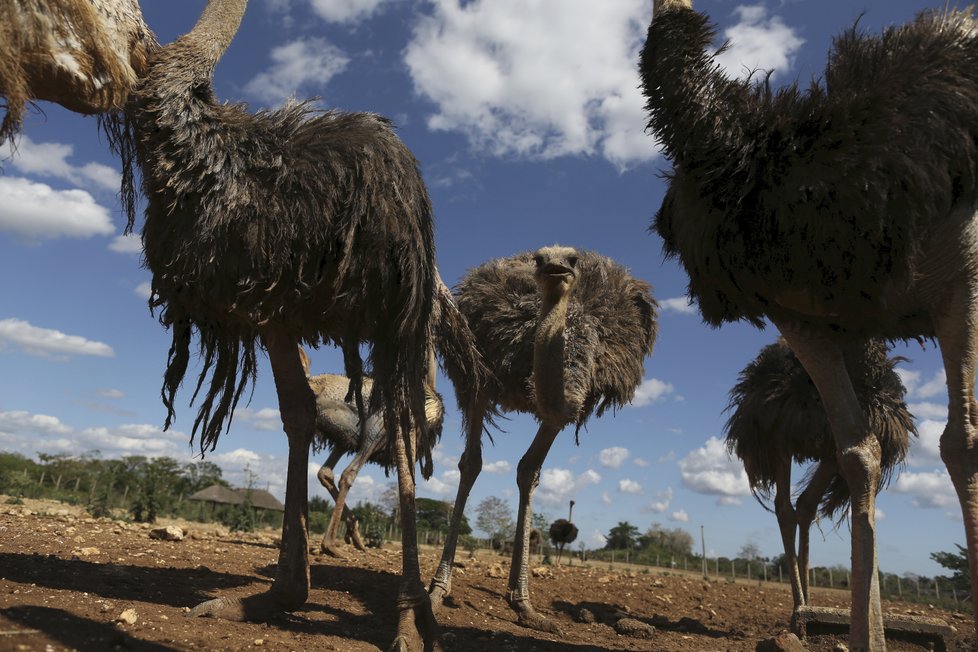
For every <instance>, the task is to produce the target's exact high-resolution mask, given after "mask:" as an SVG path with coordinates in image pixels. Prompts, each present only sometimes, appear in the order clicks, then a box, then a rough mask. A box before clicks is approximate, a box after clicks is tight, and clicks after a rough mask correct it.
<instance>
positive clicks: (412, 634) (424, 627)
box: [388, 595, 444, 652]
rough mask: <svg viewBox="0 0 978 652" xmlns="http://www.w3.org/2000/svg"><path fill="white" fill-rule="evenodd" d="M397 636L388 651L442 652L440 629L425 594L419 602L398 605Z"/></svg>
mask: <svg viewBox="0 0 978 652" xmlns="http://www.w3.org/2000/svg"><path fill="white" fill-rule="evenodd" d="M399 609H400V610H401V614H400V616H399V617H398V619H397V636H396V637H395V638H394V642H393V643H391V646H390V648H388V652H444V648H443V647H442V645H441V629H440V628H439V627H438V621H437V620H435V615H434V613H433V612H432V608H431V602H430V601H429V600H428V598H427V595H425V596H424V599H423V600H421V601H420V602H415V603H414V604H412V605H410V606H408V605H403V606H399Z"/></svg>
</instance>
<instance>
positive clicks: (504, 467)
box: [482, 460, 513, 473]
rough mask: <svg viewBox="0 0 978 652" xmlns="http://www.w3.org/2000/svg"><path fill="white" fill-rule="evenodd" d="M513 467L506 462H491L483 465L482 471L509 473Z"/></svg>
mask: <svg viewBox="0 0 978 652" xmlns="http://www.w3.org/2000/svg"><path fill="white" fill-rule="evenodd" d="M512 468H513V466H512V465H511V464H510V463H509V462H508V461H506V460H499V461H498V462H489V463H488V464H485V465H483V467H482V470H483V471H485V472H486V473H509V472H510V470H511V469H512Z"/></svg>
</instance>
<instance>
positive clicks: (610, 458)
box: [598, 446, 631, 469]
mask: <svg viewBox="0 0 978 652" xmlns="http://www.w3.org/2000/svg"><path fill="white" fill-rule="evenodd" d="M629 455H631V453H630V452H629V451H628V449H627V448H622V447H621V446H612V447H611V448H605V449H604V450H602V451H601V452H600V453H598V459H599V460H600V461H601V466H603V467H605V468H606V469H617V468H619V467H620V466H621V465H622V463H623V462H624V461H625V460H627V459H628V456H629Z"/></svg>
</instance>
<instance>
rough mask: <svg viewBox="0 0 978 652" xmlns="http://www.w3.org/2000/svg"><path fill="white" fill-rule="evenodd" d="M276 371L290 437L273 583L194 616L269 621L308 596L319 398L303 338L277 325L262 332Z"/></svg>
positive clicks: (211, 605)
mask: <svg viewBox="0 0 978 652" xmlns="http://www.w3.org/2000/svg"><path fill="white" fill-rule="evenodd" d="M263 340H264V342H265V346H266V348H267V349H268V357H269V360H270V362H271V364H272V373H273V375H274V376H275V388H276V390H277V392H278V400H279V407H280V412H281V415H282V425H283V426H284V428H285V434H286V435H287V436H288V438H289V466H288V475H287V477H286V485H285V515H284V517H283V521H282V546H281V548H280V549H279V556H278V565H277V567H276V569H275V580H274V582H273V584H272V587H271V589H269V590H268V591H266V592H264V593H259V594H257V595H253V596H249V597H247V598H240V599H239V598H227V597H220V598H216V599H214V600H208V601H206V602H203V603H201V604H199V605H197V606H196V607H194V608H193V609H191V611H190V615H191V616H211V617H215V618H223V619H225V620H237V621H241V620H249V621H258V622H267V621H269V620H272V619H274V618H275V617H276V616H280V615H281V614H282V613H283V612H287V611H295V610H296V609H299V608H300V607H302V605H304V604H305V603H306V599H307V598H308V597H309V556H308V555H309V552H308V551H309V543H308V535H307V533H306V503H307V500H308V486H307V480H306V474H307V473H308V468H309V445H310V444H311V442H312V437H313V430H314V428H315V423H316V409H315V405H316V399H315V396H314V395H313V393H312V389H310V387H309V383H307V382H306V375H305V372H304V371H303V367H302V363H301V360H300V359H299V346H298V342H296V341H295V340H294V339H292V338H290V337H288V336H286V335H283V334H280V333H278V332H276V331H267V332H265V333H263Z"/></svg>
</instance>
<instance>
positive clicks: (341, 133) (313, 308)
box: [133, 2, 435, 464]
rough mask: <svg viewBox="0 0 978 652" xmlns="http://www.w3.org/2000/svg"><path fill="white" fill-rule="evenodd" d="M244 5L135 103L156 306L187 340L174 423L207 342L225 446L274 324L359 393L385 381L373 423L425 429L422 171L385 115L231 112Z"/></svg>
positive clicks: (427, 229) (208, 410)
mask: <svg viewBox="0 0 978 652" xmlns="http://www.w3.org/2000/svg"><path fill="white" fill-rule="evenodd" d="M233 4H234V3H213V2H212V3H210V4H209V5H208V8H207V10H206V11H205V13H204V15H203V16H202V17H201V19H200V21H198V24H197V26H196V27H195V28H194V30H193V31H192V32H191V33H189V34H188V35H186V36H184V37H182V38H181V39H179V40H178V41H176V42H175V43H173V44H171V45H168V46H166V47H164V48H163V49H162V50H160V51H159V52H158V53H157V55H156V56H155V57H154V58H153V60H152V61H151V63H150V70H149V74H148V75H147V76H146V77H145V78H144V79H143V81H142V83H141V84H140V85H139V87H138V88H137V90H136V92H135V93H134V99H135V111H134V113H133V118H134V121H135V124H136V127H137V133H138V134H139V141H138V155H139V162H140V167H141V169H142V172H143V185H144V190H145V193H146V195H147V197H148V198H149V204H148V207H147V212H146V225H145V228H144V230H143V245H144V248H145V252H146V254H145V263H146V265H147V267H148V268H149V269H150V270H152V272H153V286H152V298H151V299H150V305H151V307H152V308H154V309H159V310H160V321H161V323H162V324H163V325H164V326H166V327H167V328H170V329H172V331H173V341H172V345H171V349H170V355H169V361H168V365H167V371H166V375H165V378H164V385H163V390H162V395H163V401H164V403H165V404H166V406H167V410H168V416H167V420H166V423H167V425H169V424H170V423H171V421H172V419H173V410H174V396H175V394H176V391H177V388H178V387H179V386H180V384H181V382H182V380H183V377H184V375H185V373H186V370H187V364H188V361H189V358H190V347H191V342H192V340H193V338H194V335H195V334H196V336H197V338H198V340H199V345H198V346H199V348H200V354H201V359H202V360H203V367H202V370H201V372H200V375H199V377H198V379H197V390H196V391H195V394H194V398H195V399H196V398H197V394H198V393H199V392H200V391H201V390H203V395H202V400H201V402H200V406H199V410H198V413H197V417H196V419H195V422H194V428H193V432H194V435H197V434H198V433H199V435H200V446H201V449H202V450H204V449H207V448H213V446H214V445H215V444H216V441H217V438H218V436H219V434H220V433H221V430H222V428H223V427H224V426H225V425H230V420H231V416H232V413H233V410H234V408H235V406H236V405H237V402H238V400H239V399H240V397H241V395H242V393H243V391H244V389H245V387H246V385H247V384H248V381H249V380H252V379H254V377H255V369H256V347H257V346H258V345H259V335H260V331H261V328H262V326H263V325H266V324H270V323H274V324H275V325H276V326H277V327H279V328H284V329H286V330H287V331H288V332H289V333H290V334H291V335H292V336H294V337H296V338H297V339H299V340H301V341H302V342H304V343H306V344H307V345H310V346H316V345H318V344H320V343H333V344H337V345H339V346H341V347H342V348H343V351H344V358H345V360H346V375H347V376H350V377H351V379H352V380H353V384H354V386H355V387H358V383H359V380H360V377H361V372H362V371H369V372H370V373H371V375H372V376H373V379H374V391H373V392H371V394H370V405H369V408H368V410H369V411H370V412H375V411H378V410H381V411H382V413H383V415H384V421H385V425H386V427H387V430H388V432H395V431H396V430H397V427H401V428H404V429H405V430H406V429H410V428H411V425H412V415H413V417H414V419H413V420H414V422H416V423H418V424H422V423H424V421H425V420H424V399H425V395H424V389H423V384H422V383H421V382H420V379H421V378H423V377H424V375H425V371H426V359H427V358H426V351H427V348H426V347H427V341H428V337H429V335H431V323H430V316H431V313H432V305H433V304H432V298H433V293H434V287H435V270H434V245H433V234H432V216H431V204H430V201H429V199H428V194H427V191H426V189H425V185H424V182H423V180H422V178H421V174H420V171H419V169H418V163H417V161H416V160H415V158H414V156H413V155H412V154H411V152H410V151H409V150H408V149H407V148H406V147H405V146H404V144H403V143H402V142H401V141H400V140H399V139H398V138H397V136H396V135H395V134H394V132H393V130H392V129H391V125H390V123H389V122H388V121H387V120H386V119H384V118H382V117H380V116H377V115H373V114H368V113H343V112H339V111H327V112H318V111H314V110H313V109H312V108H311V107H310V106H309V105H308V104H303V103H299V104H290V105H288V106H286V107H284V108H282V109H278V110H271V111H260V112H258V113H257V114H251V113H248V112H247V111H246V110H245V107H244V106H243V105H239V104H220V103H218V102H217V100H216V99H215V97H214V94H213V91H212V88H211V74H212V71H213V67H214V65H215V64H216V62H217V60H218V59H219V58H220V56H221V54H222V53H223V48H224V47H226V45H227V43H223V44H221V43H218V42H216V41H220V39H221V38H225V39H226V41H227V42H229V41H230V38H231V37H232V36H233V33H234V30H235V29H236V28H237V22H234V24H233V25H228V24H226V22H227V21H226V17H225V16H223V15H221V14H220V12H222V11H225V10H227V6H229V5H233ZM236 10H239V11H243V2H239V3H238V5H237V6H236V7H233V8H232V9H231V10H230V12H231V13H234V12H235V11H236ZM222 21H223V22H222ZM361 343H367V345H368V347H369V350H370V356H369V363H370V368H369V369H368V370H362V369H361V368H360V366H361V360H360V355H359V351H358V347H359V345H360V344H361ZM208 376H209V377H210V380H209V382H205V381H207V379H208ZM428 463H429V464H430V462H428Z"/></svg>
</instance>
